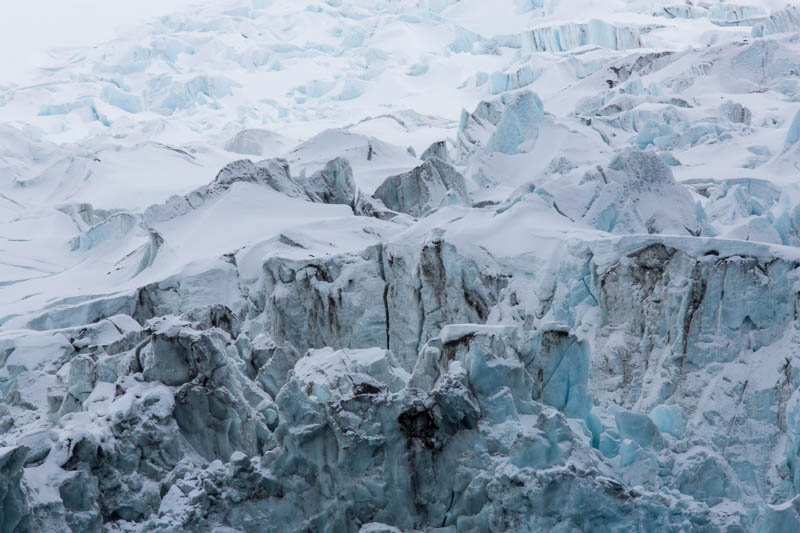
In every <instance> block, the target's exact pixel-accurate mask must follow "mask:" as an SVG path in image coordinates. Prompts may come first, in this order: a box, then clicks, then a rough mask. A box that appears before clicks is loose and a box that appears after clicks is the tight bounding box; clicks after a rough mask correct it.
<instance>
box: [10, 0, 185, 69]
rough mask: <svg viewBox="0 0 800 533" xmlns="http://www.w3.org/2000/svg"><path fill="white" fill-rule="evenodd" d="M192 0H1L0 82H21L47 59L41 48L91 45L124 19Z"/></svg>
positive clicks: (162, 11) (126, 21) (163, 11)
mask: <svg viewBox="0 0 800 533" xmlns="http://www.w3.org/2000/svg"><path fill="white" fill-rule="evenodd" d="M193 3H196V0H194V1H193V0H2V8H0V12H2V15H0V83H6V82H10V81H14V82H17V83H24V82H25V80H26V79H27V78H28V77H29V76H30V75H31V73H32V72H33V71H34V69H35V68H36V67H40V66H44V65H47V63H48V61H47V55H46V52H45V51H46V50H47V49H48V48H53V47H59V46H76V45H92V44H96V43H98V42H101V41H103V40H107V39H110V38H112V37H114V36H115V35H116V29H117V28H118V27H120V26H123V25H129V24H136V23H140V22H142V21H144V20H147V19H148V18H151V17H156V16H160V15H166V14H169V13H172V12H174V11H177V10H179V9H181V8H182V7H185V6H188V5H190V4H193Z"/></svg>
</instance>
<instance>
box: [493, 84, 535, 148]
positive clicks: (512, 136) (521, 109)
mask: <svg viewBox="0 0 800 533" xmlns="http://www.w3.org/2000/svg"><path fill="white" fill-rule="evenodd" d="M502 102H503V103H504V104H505V106H504V107H503V112H502V115H501V116H500V120H499V121H498V123H497V128H496V129H495V130H494V133H492V136H491V137H490V138H489V142H488V144H487V146H486V150H487V151H489V152H501V153H504V154H509V155H513V154H516V153H519V152H524V151H526V150H525V148H526V146H525V145H526V144H532V143H535V142H536V139H537V137H538V134H539V122H540V121H541V119H542V118H543V117H544V106H543V105H542V101H541V100H540V99H539V97H538V96H537V95H536V94H535V93H533V92H531V91H522V92H519V93H513V94H509V95H504V96H503V99H502Z"/></svg>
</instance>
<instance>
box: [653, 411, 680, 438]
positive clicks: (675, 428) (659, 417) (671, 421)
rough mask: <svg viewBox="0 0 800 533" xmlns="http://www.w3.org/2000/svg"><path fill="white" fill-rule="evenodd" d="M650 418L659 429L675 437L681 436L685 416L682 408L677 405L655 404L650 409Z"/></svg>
mask: <svg viewBox="0 0 800 533" xmlns="http://www.w3.org/2000/svg"><path fill="white" fill-rule="evenodd" d="M650 419H651V420H652V421H653V423H654V424H655V425H656V427H657V428H658V429H659V430H660V431H661V433H667V434H669V435H672V436H673V437H675V438H676V439H679V438H681V437H682V436H683V430H684V427H685V426H686V418H685V417H684V415H683V410H682V409H681V408H680V407H679V406H677V405H657V406H655V407H654V408H653V410H652V411H650Z"/></svg>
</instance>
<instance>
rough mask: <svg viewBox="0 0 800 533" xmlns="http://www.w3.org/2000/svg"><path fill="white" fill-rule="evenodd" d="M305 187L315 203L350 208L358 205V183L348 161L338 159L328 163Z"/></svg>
mask: <svg viewBox="0 0 800 533" xmlns="http://www.w3.org/2000/svg"><path fill="white" fill-rule="evenodd" d="M304 185H305V189H306V194H307V195H308V197H309V198H311V199H312V200H313V201H316V202H322V203H326V204H344V205H349V206H350V207H354V206H355V204H356V197H357V192H356V182H355V180H354V179H353V169H352V167H350V163H349V162H348V161H347V159H344V158H341V157H337V158H336V159H333V160H331V161H328V163H327V164H326V165H325V168H324V169H322V170H319V171H317V172H315V173H314V174H312V175H311V177H309V178H308V180H307V181H306V183H305V184H304Z"/></svg>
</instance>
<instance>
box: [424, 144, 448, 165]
mask: <svg viewBox="0 0 800 533" xmlns="http://www.w3.org/2000/svg"><path fill="white" fill-rule="evenodd" d="M432 157H437V158H439V159H441V160H442V161H449V160H450V157H449V155H448V153H447V142H446V141H436V142H435V143H433V144H431V145H430V146H429V147H428V148H427V149H426V150H425V151H424V152H422V156H421V157H420V159H422V160H423V161H427V160H428V159H430V158H432Z"/></svg>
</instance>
